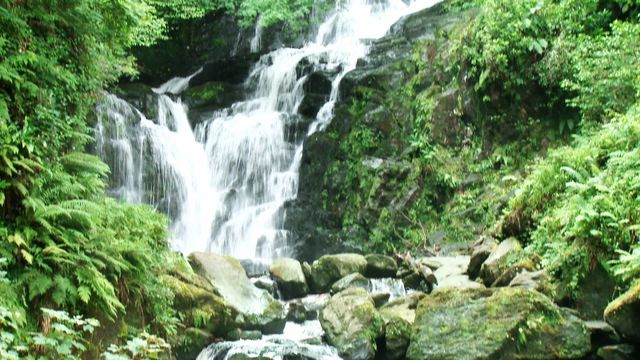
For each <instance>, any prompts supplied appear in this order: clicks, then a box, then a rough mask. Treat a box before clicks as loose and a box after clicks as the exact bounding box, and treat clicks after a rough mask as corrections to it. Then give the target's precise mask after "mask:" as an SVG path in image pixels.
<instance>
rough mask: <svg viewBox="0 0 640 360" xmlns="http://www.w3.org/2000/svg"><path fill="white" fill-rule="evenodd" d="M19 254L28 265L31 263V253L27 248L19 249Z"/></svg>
mask: <svg viewBox="0 0 640 360" xmlns="http://www.w3.org/2000/svg"><path fill="white" fill-rule="evenodd" d="M20 254H21V255H22V258H23V259H24V261H26V262H27V263H28V264H29V265H31V264H33V255H31V254H30V253H29V252H28V251H27V250H24V249H22V250H20Z"/></svg>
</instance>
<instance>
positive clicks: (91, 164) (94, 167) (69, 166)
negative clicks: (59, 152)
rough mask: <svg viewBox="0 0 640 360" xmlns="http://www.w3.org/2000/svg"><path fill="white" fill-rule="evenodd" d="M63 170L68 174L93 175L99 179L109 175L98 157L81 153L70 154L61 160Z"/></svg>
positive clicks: (105, 165) (106, 167) (107, 167)
mask: <svg viewBox="0 0 640 360" xmlns="http://www.w3.org/2000/svg"><path fill="white" fill-rule="evenodd" d="M61 161H62V165H63V166H64V168H65V170H67V171H68V172H70V173H74V174H80V173H88V174H95V175H98V176H100V177H106V176H107V175H109V166H107V164H105V163H104V162H102V160H100V158H99V157H97V156H95V155H90V154H86V153H81V152H71V153H69V154H67V155H65V156H64V157H62V159H61Z"/></svg>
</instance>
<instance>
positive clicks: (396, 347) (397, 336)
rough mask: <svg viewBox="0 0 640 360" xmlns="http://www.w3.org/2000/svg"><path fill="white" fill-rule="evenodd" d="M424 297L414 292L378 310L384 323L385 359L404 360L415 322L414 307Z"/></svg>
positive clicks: (422, 294)
mask: <svg viewBox="0 0 640 360" xmlns="http://www.w3.org/2000/svg"><path fill="white" fill-rule="evenodd" d="M425 296H426V295H425V294H424V293H421V292H414V293H411V294H409V295H407V296H404V297H401V298H398V299H395V300H393V301H391V302H390V303H388V304H386V305H384V306H383V307H381V308H380V315H381V316H382V318H383V319H384V323H385V328H386V331H385V339H384V340H385V349H386V353H385V354H384V355H385V359H390V360H393V359H404V358H405V355H406V352H407V348H408V347H409V341H410V339H411V327H412V326H413V323H414V321H415V316H416V307H417V305H418V303H419V302H420V300H422V299H423V298H424V297H425Z"/></svg>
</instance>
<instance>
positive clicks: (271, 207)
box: [97, 0, 438, 259]
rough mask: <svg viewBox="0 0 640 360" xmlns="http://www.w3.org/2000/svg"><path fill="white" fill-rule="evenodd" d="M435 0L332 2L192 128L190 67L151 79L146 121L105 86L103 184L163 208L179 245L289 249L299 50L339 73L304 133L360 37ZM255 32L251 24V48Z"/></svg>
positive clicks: (329, 109) (241, 251)
mask: <svg viewBox="0 0 640 360" xmlns="http://www.w3.org/2000/svg"><path fill="white" fill-rule="evenodd" d="M437 2H438V1H437V0H423V1H420V0H418V1H403V0H347V1H343V2H340V5H339V6H338V8H336V9H335V10H334V11H333V12H332V13H330V14H329V16H328V17H327V18H326V21H324V23H322V24H321V26H320V27H319V29H318V33H317V36H316V37H315V40H314V41H311V42H309V43H308V44H307V45H305V46H304V47H302V48H299V49H293V48H282V49H278V50H275V51H273V52H271V53H269V54H266V55H264V56H262V57H261V59H260V61H259V62H258V63H257V64H256V65H255V66H254V68H253V70H252V71H251V73H250V74H249V77H248V79H247V80H246V83H245V85H246V87H247V89H249V94H248V96H247V97H246V100H245V101H241V102H238V103H235V104H233V105H232V106H231V107H229V108H226V109H223V110H220V111H217V112H216V113H215V115H214V116H212V117H210V118H209V119H206V120H205V121H203V122H201V123H199V124H198V125H197V126H196V127H195V131H193V130H192V127H191V124H190V122H189V119H188V117H187V111H186V109H185V106H184V105H183V103H182V101H181V100H180V98H179V97H178V96H179V94H180V93H181V92H182V91H183V90H185V89H186V88H187V86H188V83H189V80H190V79H191V77H193V76H195V75H196V74H197V73H196V74H193V75H191V76H190V77H187V78H175V79H172V80H170V81H168V82H167V83H165V84H163V85H162V86H160V87H158V88H156V89H154V91H155V92H156V93H157V117H156V118H155V119H154V120H153V121H151V120H148V119H147V118H145V116H144V115H143V114H142V113H141V112H140V111H138V110H137V109H135V108H134V107H133V106H132V105H130V104H128V103H127V102H125V101H124V100H121V99H119V98H117V97H116V96H114V95H107V96H106V97H105V99H104V100H103V101H102V103H101V104H100V105H99V106H98V109H97V110H98V111H97V113H98V118H99V121H98V125H97V151H98V152H99V154H100V155H101V156H102V157H103V159H105V161H107V162H108V163H109V165H111V168H112V170H113V176H112V178H111V179H110V192H111V194H112V195H114V196H117V197H120V198H123V199H126V200H127V201H130V202H134V203H140V202H145V203H149V204H153V205H154V206H156V207H158V208H159V209H161V210H162V211H164V212H166V213H167V214H169V215H170V217H171V218H172V229H171V230H172V245H173V247H174V248H175V249H176V250H179V251H181V252H183V253H185V254H186V253H189V252H192V251H212V252H219V253H224V254H227V255H232V256H235V257H237V258H252V259H256V258H265V259H271V258H275V257H281V256H286V255H289V253H290V247H289V246H288V244H287V232H286V231H285V230H284V229H283V221H284V215H285V214H284V210H283V205H284V203H285V202H286V201H288V200H291V199H294V198H295V197H296V194H297V184H298V167H299V164H300V159H301V156H302V146H303V140H304V139H290V138H289V137H288V136H287V132H286V129H287V126H290V125H291V124H292V123H299V122H301V121H303V120H302V119H301V116H299V115H298V108H299V107H300V104H301V102H302V100H303V98H304V90H303V85H304V83H305V81H306V80H307V77H306V76H302V77H299V76H298V74H297V72H296V69H297V67H298V64H299V63H300V61H301V60H303V59H306V60H307V61H308V62H309V63H310V65H311V66H312V67H313V68H314V69H315V70H327V71H332V72H334V73H336V74H337V75H336V76H335V78H334V80H333V82H332V90H331V94H330V96H329V98H328V101H327V102H326V103H325V104H324V105H323V106H322V107H321V108H320V111H319V112H318V115H317V117H316V119H315V121H314V122H313V123H311V125H310V126H309V127H308V130H307V135H310V134H312V133H314V132H316V131H320V130H323V129H324V128H325V127H326V126H327V125H328V124H329V122H330V121H331V119H332V117H333V108H334V105H335V102H336V100H337V98H338V86H339V83H340V81H341V79H342V78H343V77H344V75H345V74H346V73H347V72H348V71H350V70H352V69H354V68H355V66H356V62H357V60H358V58H360V57H362V56H364V55H365V54H366V51H367V45H366V42H365V41H364V40H366V39H374V38H379V37H381V36H383V35H384V34H385V32H386V31H387V29H388V28H389V27H390V26H391V25H392V24H393V23H394V22H395V21H396V20H398V19H399V18H400V17H401V16H402V15H405V14H408V13H411V12H414V11H417V10H420V9H422V8H426V7H428V6H431V5H433V4H434V3H437ZM261 34H262V28H261V27H258V28H257V29H256V33H255V38H254V39H253V40H252V43H251V47H252V49H257V48H258V47H259V44H260V41H261V39H260V37H261Z"/></svg>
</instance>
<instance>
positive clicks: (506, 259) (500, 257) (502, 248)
mask: <svg viewBox="0 0 640 360" xmlns="http://www.w3.org/2000/svg"><path fill="white" fill-rule="evenodd" d="M521 253H522V245H520V242H518V240H516V239H515V238H509V239H506V240H504V241H503V242H501V243H500V244H499V245H498V246H497V247H496V248H495V249H494V250H493V251H492V252H491V255H489V257H488V258H487V259H486V260H485V261H484V263H483V264H482V267H481V268H480V278H481V279H482V282H483V283H484V285H485V286H491V285H492V284H493V283H494V282H495V281H496V280H497V279H498V278H499V277H500V275H502V273H503V272H505V271H506V270H507V269H508V268H509V266H511V265H512V264H513V263H514V262H517V261H518V260H519V259H518V256H519V255H520V254H521Z"/></svg>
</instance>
